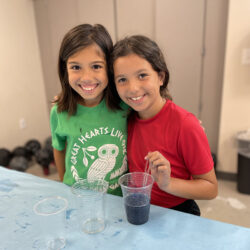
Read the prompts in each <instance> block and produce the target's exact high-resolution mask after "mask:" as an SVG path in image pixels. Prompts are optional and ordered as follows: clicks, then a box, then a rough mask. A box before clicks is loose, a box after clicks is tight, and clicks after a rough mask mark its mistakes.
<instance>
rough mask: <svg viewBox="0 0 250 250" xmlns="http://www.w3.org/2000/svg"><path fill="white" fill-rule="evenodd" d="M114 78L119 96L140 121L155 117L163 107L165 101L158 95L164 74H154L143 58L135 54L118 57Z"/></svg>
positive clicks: (115, 63) (115, 62)
mask: <svg viewBox="0 0 250 250" xmlns="http://www.w3.org/2000/svg"><path fill="white" fill-rule="evenodd" d="M114 77H115V85H116V89H117V92H118V94H119V96H120V97H121V99H122V100H123V101H124V102H125V103H127V104H128V105H129V106H130V107H131V108H133V109H134V110H135V111H137V112H138V114H139V117H140V118H141V119H148V118H151V117H153V116H155V115H156V114H157V113H158V112H159V111H160V110H161V108H162V107H163V106H164V104H165V102H166V101H165V99H163V98H162V97H161V95H160V86H162V85H163V80H164V73H163V72H160V73H158V72H156V71H155V70H154V69H153V68H152V66H151V64H150V63H149V62H148V61H147V60H145V59H144V58H142V57H140V56H138V55H136V54H129V55H127V56H123V57H118V58H117V59H116V60H115V61H114Z"/></svg>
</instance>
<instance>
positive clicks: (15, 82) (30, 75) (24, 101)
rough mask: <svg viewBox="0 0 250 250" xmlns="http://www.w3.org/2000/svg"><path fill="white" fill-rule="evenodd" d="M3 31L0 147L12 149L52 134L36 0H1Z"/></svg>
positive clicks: (1, 45) (0, 84)
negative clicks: (21, 124)
mask: <svg viewBox="0 0 250 250" xmlns="http://www.w3.org/2000/svg"><path fill="white" fill-rule="evenodd" d="M0 30H1V39H0V55H1V60H0V77H1V83H0V117H1V122H0V148H1V147H5V148H8V149H9V150H12V149H13V148H14V147H16V146H23V145H24V144H25V142H26V141H27V140H29V139H32V138H36V139H38V140H39V141H40V142H41V143H42V142H43V141H44V140H45V138H46V137H48V136H49V135H50V131H49V118H48V110H47V105H46V97H45V91H44V81H43V75H42V70H41V61H40V55H39V48H38V41H37V34H36V27H35V18H34V9H33V1H31V0H1V7H0ZM20 118H24V119H25V121H26V125H27V127H26V128H25V129H22V130H21V129H20V128H19V120H20Z"/></svg>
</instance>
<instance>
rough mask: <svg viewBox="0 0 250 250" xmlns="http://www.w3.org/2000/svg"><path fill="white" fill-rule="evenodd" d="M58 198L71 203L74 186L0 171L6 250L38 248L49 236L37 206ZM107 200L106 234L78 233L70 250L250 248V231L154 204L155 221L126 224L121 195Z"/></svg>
mask: <svg viewBox="0 0 250 250" xmlns="http://www.w3.org/2000/svg"><path fill="white" fill-rule="evenodd" d="M56 195H60V196H63V197H65V198H67V199H68V201H69V204H71V202H72V194H71V191H70V187H68V186H66V185H64V184H62V183H59V182H56V181H50V180H47V179H43V178H39V177H36V176H33V175H30V174H26V173H21V172H17V171H14V170H8V169H5V168H3V167H0V250H3V249H6V250H7V249H8V250H9V249H10V250H12V249H13V250H14V249H15V250H16V249H21V250H28V249H37V247H36V239H37V237H38V236H39V237H41V234H43V232H42V231H39V227H37V226H35V225H34V218H35V214H34V212H33V206H34V204H35V203H36V202H37V201H39V200H41V199H42V198H45V197H48V196H56ZM106 198H107V202H106V211H107V213H106V219H107V226H106V228H105V230H104V231H103V232H101V233H98V234H94V235H88V234H85V233H83V232H79V231H73V230H72V232H70V233H69V234H68V235H67V245H66V247H65V249H74V250H76V249H86V250H91V249H101V250H105V249H107V250H112V249H119V250H123V249H129V250H133V249H134V250H140V249H142V250H147V249H150V250H152V249H153V250H156V249H171V250H175V249H178V250H196V249H197V250H206V249H208V250H214V249H216V250H217V249H220V250H221V249H225V250H230V249H232V250H243V249H244V250H249V249H250V229H248V228H244V227H240V226H235V225H231V224H226V223H221V222H218V221H213V220H209V219H205V218H201V217H197V216H193V215H189V214H185V213H181V212H177V211H173V210H171V209H165V208H161V207H157V206H152V205H151V208H150V219H149V221H148V222H147V223H146V224H144V225H140V226H135V225H131V224H129V223H128V222H127V220H126V216H125V211H124V208H123V203H122V198H121V197H117V196H112V195H107V197H106ZM48 226H50V225H48ZM58 230H64V228H58Z"/></svg>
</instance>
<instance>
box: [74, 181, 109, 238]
mask: <svg viewBox="0 0 250 250" xmlns="http://www.w3.org/2000/svg"><path fill="white" fill-rule="evenodd" d="M108 186H109V184H108V182H107V181H105V180H102V179H96V180H93V179H79V180H78V181H77V182H76V183H74V184H73V185H72V187H71V191H72V193H73V194H74V196H75V207H76V208H77V209H76V210H75V213H74V214H72V215H73V216H72V217H74V218H71V220H72V222H71V223H73V224H75V225H74V226H75V228H77V229H80V230H82V231H84V232H85V233H88V234H94V233H98V232H101V231H103V230H104V228H105V226H106V223H105V194H106V192H107V190H108Z"/></svg>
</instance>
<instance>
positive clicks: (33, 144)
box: [25, 139, 42, 156]
mask: <svg viewBox="0 0 250 250" xmlns="http://www.w3.org/2000/svg"><path fill="white" fill-rule="evenodd" d="M25 148H26V149H27V150H28V151H29V152H30V154H31V155H32V156H33V155H35V153H36V152H37V151H38V150H40V149H41V148H42V147H41V143H40V142H39V141H38V140H36V139H32V140H29V141H27V143H26V144H25Z"/></svg>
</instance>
